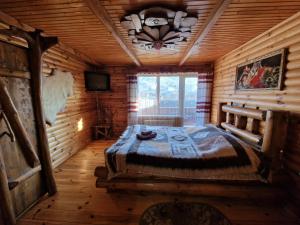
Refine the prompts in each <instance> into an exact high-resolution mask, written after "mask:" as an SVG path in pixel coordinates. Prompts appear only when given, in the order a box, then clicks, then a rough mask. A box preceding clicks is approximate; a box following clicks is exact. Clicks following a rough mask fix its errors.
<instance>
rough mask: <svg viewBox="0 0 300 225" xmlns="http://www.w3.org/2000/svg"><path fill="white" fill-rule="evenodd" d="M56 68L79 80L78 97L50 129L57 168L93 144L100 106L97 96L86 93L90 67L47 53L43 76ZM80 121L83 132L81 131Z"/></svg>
mask: <svg viewBox="0 0 300 225" xmlns="http://www.w3.org/2000/svg"><path fill="white" fill-rule="evenodd" d="M54 68H58V69H61V70H63V71H70V72H71V73H72V74H73V77H74V80H75V82H74V87H73V90H74V95H73V96H71V97H69V98H68V100H67V104H66V107H65V109H64V111H63V112H62V113H59V114H58V116H57V121H56V123H55V125H54V126H51V127H50V126H47V133H48V140H49V145H50V151H51V157H52V162H53V165H54V167H56V166H58V165H59V164H61V163H62V162H64V161H65V160H66V159H68V158H69V157H70V156H71V155H73V154H74V153H76V152H77V151H78V150H80V149H82V148H84V147H85V146H86V145H87V144H88V143H89V142H90V141H91V126H92V125H93V124H94V123H95V122H96V102H95V97H94V94H93V93H89V92H86V91H85V85H84V75H83V73H84V71H85V70H89V69H90V66H88V65H87V64H86V63H84V62H80V61H78V60H77V59H75V58H72V57H70V56H66V55H65V54H64V52H63V51H62V50H61V49H59V48H58V47H54V48H52V49H50V50H48V51H47V52H46V53H45V57H44V59H43V72H44V74H45V75H46V76H49V75H50V74H51V71H52V69H54ZM80 121H82V124H83V129H82V130H79V128H78V123H80Z"/></svg>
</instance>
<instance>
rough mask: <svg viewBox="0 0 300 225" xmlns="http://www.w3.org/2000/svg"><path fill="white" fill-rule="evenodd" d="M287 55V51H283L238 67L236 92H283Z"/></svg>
mask: <svg viewBox="0 0 300 225" xmlns="http://www.w3.org/2000/svg"><path fill="white" fill-rule="evenodd" d="M285 54H286V51H285V49H281V50H278V51H276V52H272V53H270V54H268V55H265V56H263V57H260V58H257V59H254V60H251V61H248V62H246V63H243V64H240V65H238V66H237V69H236V78H235V90H253V89H261V90H265V89H275V90H281V88H282V76H283V72H284V67H285Z"/></svg>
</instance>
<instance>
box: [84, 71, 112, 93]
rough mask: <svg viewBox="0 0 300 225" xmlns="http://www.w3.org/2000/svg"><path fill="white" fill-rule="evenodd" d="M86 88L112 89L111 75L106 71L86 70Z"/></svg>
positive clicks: (92, 89) (91, 89)
mask: <svg viewBox="0 0 300 225" xmlns="http://www.w3.org/2000/svg"><path fill="white" fill-rule="evenodd" d="M84 77H85V88H86V90H87V91H108V90H110V77H109V74H106V73H97V72H85V73H84Z"/></svg>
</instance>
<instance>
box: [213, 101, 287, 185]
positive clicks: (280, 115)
mask: <svg viewBox="0 0 300 225" xmlns="http://www.w3.org/2000/svg"><path fill="white" fill-rule="evenodd" d="M217 123H218V124H217V125H218V126H219V127H221V128H223V129H225V130H227V131H230V132H231V133H233V134H234V135H236V136H238V137H239V138H241V139H243V140H245V141H246V142H248V143H249V144H251V145H252V146H253V148H254V149H256V150H258V151H260V152H262V153H263V155H264V156H265V158H266V159H267V160H268V161H269V163H270V171H271V173H270V176H271V177H269V178H270V179H271V180H274V174H275V173H276V172H278V171H279V170H280V169H281V165H282V162H281V155H282V152H283V148H284V145H285V140H286V134H287V124H288V112H285V111H275V110H263V109H259V108H258V107H257V108H249V107H246V106H245V105H241V104H235V103H233V102H231V103H223V102H222V103H219V109H218V121H217ZM260 126H263V127H264V129H262V130H261V129H259V128H260ZM260 131H261V132H260Z"/></svg>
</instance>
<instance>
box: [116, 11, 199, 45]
mask: <svg viewBox="0 0 300 225" xmlns="http://www.w3.org/2000/svg"><path fill="white" fill-rule="evenodd" d="M197 20H198V19H197V17H192V16H188V13H187V12H184V11H176V12H175V11H173V10H171V9H167V8H163V7H151V8H149V9H144V10H142V11H140V12H139V13H137V14H130V15H127V16H125V17H124V18H123V20H122V21H121V25H122V26H123V27H124V28H125V29H127V30H128V37H129V38H130V39H131V40H132V43H133V45H134V46H135V47H137V48H139V49H142V50H160V49H169V50H177V49H176V46H177V45H178V44H179V43H181V42H185V41H186V40H187V38H188V37H189V36H190V35H191V29H192V26H194V25H195V24H196V23H197Z"/></svg>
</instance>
